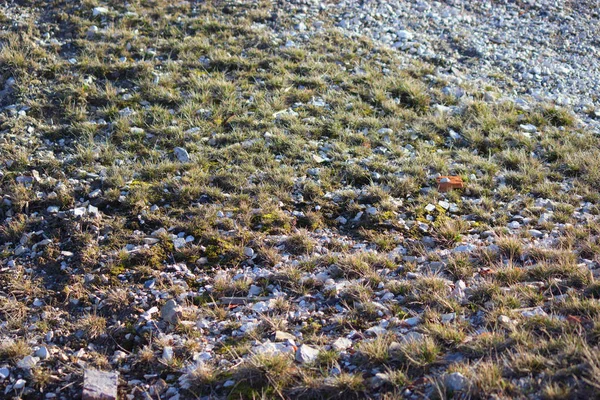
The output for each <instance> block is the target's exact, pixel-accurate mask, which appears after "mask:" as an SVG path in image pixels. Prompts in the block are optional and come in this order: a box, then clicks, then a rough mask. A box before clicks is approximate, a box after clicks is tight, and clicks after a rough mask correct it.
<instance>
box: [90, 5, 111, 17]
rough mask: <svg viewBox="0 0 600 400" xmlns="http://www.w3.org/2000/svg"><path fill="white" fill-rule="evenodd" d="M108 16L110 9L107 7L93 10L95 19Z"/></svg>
mask: <svg viewBox="0 0 600 400" xmlns="http://www.w3.org/2000/svg"><path fill="white" fill-rule="evenodd" d="M105 14H108V8H106V7H94V9H93V10H92V15H93V16H94V17H97V16H98V15H105Z"/></svg>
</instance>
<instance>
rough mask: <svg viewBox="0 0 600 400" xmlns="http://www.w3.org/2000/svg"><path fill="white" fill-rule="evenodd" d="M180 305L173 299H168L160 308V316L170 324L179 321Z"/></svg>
mask: <svg viewBox="0 0 600 400" xmlns="http://www.w3.org/2000/svg"><path fill="white" fill-rule="evenodd" d="M181 310H182V308H181V306H179V305H178V304H177V302H176V301H175V300H173V299H170V300H168V301H167V302H166V303H165V305H164V306H163V307H162V308H161V309H160V317H161V318H162V319H163V320H164V321H166V322H168V323H170V324H172V325H176V324H177V322H179V318H180V316H181Z"/></svg>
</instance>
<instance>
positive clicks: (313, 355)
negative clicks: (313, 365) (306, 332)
mask: <svg viewBox="0 0 600 400" xmlns="http://www.w3.org/2000/svg"><path fill="white" fill-rule="evenodd" d="M318 355H319V350H318V349H315V348H314V347H310V346H308V345H306V344H303V345H302V346H300V347H298V350H296V361H298V362H299V363H302V364H304V363H310V362H313V361H315V360H316V359H317V356H318Z"/></svg>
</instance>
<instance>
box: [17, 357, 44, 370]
mask: <svg viewBox="0 0 600 400" xmlns="http://www.w3.org/2000/svg"><path fill="white" fill-rule="evenodd" d="M39 360H40V359H39V358H37V357H34V356H25V357H23V358H22V359H20V360H19V361H17V368H21V369H25V370H30V369H31V368H33V367H35V365H36V364H37V363H38V361H39Z"/></svg>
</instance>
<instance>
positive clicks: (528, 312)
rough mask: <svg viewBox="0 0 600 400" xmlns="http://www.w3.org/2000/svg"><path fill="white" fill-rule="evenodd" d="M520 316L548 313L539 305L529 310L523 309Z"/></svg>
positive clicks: (541, 315)
mask: <svg viewBox="0 0 600 400" xmlns="http://www.w3.org/2000/svg"><path fill="white" fill-rule="evenodd" d="M521 315H522V316H524V317H525V318H531V317H537V316H540V317H545V316H547V315H548V314H547V313H546V311H544V310H542V308H541V307H535V308H533V309H531V310H525V311H523V312H522V313H521Z"/></svg>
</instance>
